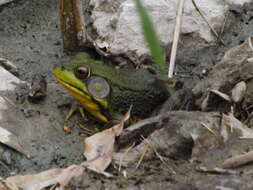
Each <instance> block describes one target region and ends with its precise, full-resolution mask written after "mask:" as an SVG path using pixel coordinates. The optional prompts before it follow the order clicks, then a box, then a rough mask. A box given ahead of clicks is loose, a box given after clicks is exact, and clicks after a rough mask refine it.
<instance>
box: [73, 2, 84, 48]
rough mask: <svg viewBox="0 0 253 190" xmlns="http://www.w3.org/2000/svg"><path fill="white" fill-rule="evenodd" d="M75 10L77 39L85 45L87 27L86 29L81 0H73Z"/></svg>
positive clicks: (80, 43)
mask: <svg viewBox="0 0 253 190" xmlns="http://www.w3.org/2000/svg"><path fill="white" fill-rule="evenodd" d="M73 11H74V16H75V24H76V32H77V34H76V35H77V40H78V43H79V45H84V44H85V42H86V29H85V22H84V16H83V7H82V3H81V0H74V1H73Z"/></svg>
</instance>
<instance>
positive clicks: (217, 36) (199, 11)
mask: <svg viewBox="0 0 253 190" xmlns="http://www.w3.org/2000/svg"><path fill="white" fill-rule="evenodd" d="M192 4H193V6H194V7H195V9H196V10H197V11H198V13H199V14H200V16H201V17H202V18H203V20H204V21H205V22H206V24H207V25H208V27H209V28H210V30H211V31H212V33H213V34H214V35H215V37H216V38H217V39H219V40H220V41H221V43H222V44H223V45H225V43H224V42H223V40H222V39H220V37H219V34H218V33H217V32H216V31H215V29H214V28H213V27H212V26H211V24H210V23H209V22H208V20H207V19H206V17H205V16H204V14H203V13H202V12H201V10H200V9H199V8H198V6H197V4H196V2H195V0H192Z"/></svg>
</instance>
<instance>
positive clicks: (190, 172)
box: [0, 0, 253, 190]
mask: <svg viewBox="0 0 253 190" xmlns="http://www.w3.org/2000/svg"><path fill="white" fill-rule="evenodd" d="M252 14H253V12H252V6H250V5H248V6H245V7H244V8H243V9H237V8H234V9H231V11H230V12H229V17H228V18H229V19H228V21H227V23H226V26H225V30H224V32H223V35H222V39H223V40H224V42H225V45H222V44H221V43H219V42H217V43H216V44H215V45H213V46H211V47H208V48H205V49H202V50H200V51H198V52H196V54H193V55H191V56H189V57H187V58H183V59H179V60H180V61H179V63H181V64H179V65H178V69H179V72H185V73H188V74H189V75H190V76H191V79H192V80H191V82H190V83H189V82H188V83H187V84H189V86H194V84H196V83H197V82H198V81H199V80H201V79H202V78H203V77H205V76H206V73H205V72H203V70H204V69H205V70H206V71H207V72H208V71H209V70H211V68H212V67H213V65H214V64H215V63H216V62H217V60H219V58H220V57H221V56H222V55H223V54H224V52H225V51H226V50H228V49H229V48H231V47H233V46H235V45H237V44H240V43H242V42H243V41H244V40H245V39H247V37H249V36H252V34H253V20H252V16H253V15H252ZM0 18H1V19H0V57H1V58H5V59H8V60H10V61H12V62H13V63H14V64H15V65H16V66H17V67H18V77H19V78H20V79H21V80H23V81H27V82H31V79H32V77H33V76H34V75H35V74H42V75H44V76H46V79H47V82H48V92H47V97H46V98H45V100H44V101H41V102H39V103H38V104H32V103H30V102H28V101H27V90H26V89H25V88H23V87H17V90H16V93H15V94H10V96H9V97H10V99H11V100H12V101H13V102H15V106H10V107H9V109H8V110H7V111H6V116H5V117H4V118H5V119H4V121H3V123H4V122H5V123H8V122H10V121H11V122H12V123H8V129H9V130H10V131H12V132H13V133H14V134H16V135H18V136H19V138H20V140H21V142H22V143H23V144H24V147H25V149H26V150H27V152H29V153H30V154H31V155H32V159H27V158H25V157H24V155H22V154H19V153H17V152H15V151H14V150H10V149H9V148H6V147H5V146H2V148H1V149H3V150H5V151H9V152H10V153H11V163H10V164H9V165H8V169H6V168H5V167H0V176H1V177H7V176H10V175H14V174H25V173H37V172H40V171H44V170H46V169H49V168H56V167H67V166H69V165H71V164H78V163H81V162H82V161H83V160H84V157H83V155H82V153H83V139H84V136H85V135H83V134H81V133H80V127H79V124H80V123H83V120H82V118H81V117H80V115H78V114H76V115H74V116H73V118H72V119H71V121H69V122H67V123H65V122H64V117H65V115H66V114H67V112H68V105H69V104H70V103H71V101H72V98H71V97H69V95H68V94H67V93H66V91H65V90H64V89H63V88H62V87H61V86H60V85H59V84H58V83H57V82H56V81H55V79H54V78H53V76H52V73H51V70H52V68H53V66H54V65H55V64H59V63H63V62H64V61H66V60H67V59H68V56H67V55H66V54H65V53H64V51H63V47H62V46H63V45H62V41H61V34H60V30H59V17H58V7H57V1H52V0H43V1H37V0H29V1H28V0H19V1H15V2H14V3H11V4H8V5H5V6H2V7H1V8H0ZM185 63H186V64H185ZM184 80H187V78H186V79H184ZM1 122H2V121H1ZM64 125H67V126H69V127H70V128H71V129H72V131H71V133H70V134H67V133H66V132H64V131H63V126H64ZM92 125H93V124H92ZM91 127H92V126H91ZM219 154H222V152H219ZM171 165H172V166H173V167H174V168H177V171H176V172H177V174H176V175H172V174H171V172H170V171H168V170H167V169H166V168H164V166H163V164H162V163H161V161H160V160H159V159H158V158H152V159H150V160H146V161H145V162H143V163H142V164H141V166H140V167H139V168H138V170H135V168H134V167H135V166H133V167H130V168H126V170H127V171H128V173H130V174H131V175H130V177H129V178H128V179H126V178H124V177H122V175H121V174H117V171H116V170H115V169H114V168H113V167H110V168H109V170H108V171H109V172H111V173H114V174H115V175H116V176H117V177H116V178H115V179H113V180H112V179H110V180H109V179H106V178H105V177H103V176H98V175H97V174H94V173H88V174H87V176H85V177H86V178H87V179H89V180H88V181H89V184H86V186H85V187H86V188H85V189H120V188H121V189H157V190H158V189H174V190H176V189H198V188H197V187H198V181H201V180H202V183H204V182H206V183H205V184H208V183H209V181H210V180H211V181H212V180H213V181H218V180H220V178H219V176H215V177H213V178H212V179H210V178H206V176H204V177H203V174H199V173H197V172H196V171H195V170H194V164H193V163H189V162H188V161H186V160H183V159H182V160H180V159H179V160H171ZM248 178H250V176H248ZM193 179H195V180H196V181H195V182H194V183H193V182H192V180H193ZM249 180H250V179H249ZM79 182H80V180H79ZM79 182H78V179H77V182H76V183H79ZM237 182H238V181H236V180H235V183H237ZM73 183H74V182H73ZM82 183H85V182H82ZM91 184H92V185H91ZM238 184H241V183H239V182H238ZM244 185H246V184H244ZM250 185H251V186H250ZM248 186H250V187H252V186H253V184H252V182H251V183H249V184H248ZM248 186H247V187H248ZM241 187H242V186H241ZM247 187H246V186H245V189H247ZM209 188H210V189H212V188H211V187H208V186H206V188H204V189H209Z"/></svg>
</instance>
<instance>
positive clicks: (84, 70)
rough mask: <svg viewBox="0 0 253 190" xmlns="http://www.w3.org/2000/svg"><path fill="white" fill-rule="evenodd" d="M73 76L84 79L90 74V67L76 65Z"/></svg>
mask: <svg viewBox="0 0 253 190" xmlns="http://www.w3.org/2000/svg"><path fill="white" fill-rule="evenodd" d="M75 76H76V77H77V78H79V79H86V78H88V77H89V76H90V68H89V67H87V66H77V67H76V68H75Z"/></svg>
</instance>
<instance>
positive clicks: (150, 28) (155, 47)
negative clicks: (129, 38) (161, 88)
mask: <svg viewBox="0 0 253 190" xmlns="http://www.w3.org/2000/svg"><path fill="white" fill-rule="evenodd" d="M135 3H136V7H137V11H138V13H139V16H140V19H141V24H142V28H143V33H144V37H145V40H146V42H147V44H148V47H149V49H150V52H151V55H152V57H153V58H154V61H155V63H156V64H157V67H158V69H159V70H160V72H161V73H166V69H165V68H166V67H165V55H164V51H163V49H162V48H161V45H160V41H159V38H158V37H157V34H156V31H155V27H154V24H153V22H152V20H151V18H150V16H149V14H148V11H147V9H146V8H145V7H144V6H143V4H142V3H141V0H135Z"/></svg>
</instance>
